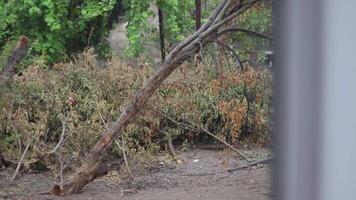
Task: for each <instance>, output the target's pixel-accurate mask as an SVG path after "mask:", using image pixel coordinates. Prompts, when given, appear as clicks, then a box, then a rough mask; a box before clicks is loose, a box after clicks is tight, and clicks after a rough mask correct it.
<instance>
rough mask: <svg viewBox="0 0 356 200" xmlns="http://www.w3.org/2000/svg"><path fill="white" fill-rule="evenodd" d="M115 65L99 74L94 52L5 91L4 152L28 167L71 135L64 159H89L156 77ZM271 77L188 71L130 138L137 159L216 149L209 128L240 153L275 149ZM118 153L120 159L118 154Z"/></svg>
mask: <svg viewBox="0 0 356 200" xmlns="http://www.w3.org/2000/svg"><path fill="white" fill-rule="evenodd" d="M153 70H154V68H153V67H152V66H151V65H149V64H145V63H144V64H142V65H140V66H139V67H132V66H129V65H126V64H124V63H122V62H120V61H119V60H116V59H112V60H111V61H110V62H109V63H108V64H107V66H105V67H100V66H99V65H98V63H97V61H96V59H95V55H94V54H93V52H92V51H91V50H88V51H85V52H84V53H82V54H80V55H78V56H77V57H76V58H75V59H74V61H72V62H69V63H59V64H56V65H54V66H53V67H51V69H46V68H43V66H42V65H41V64H40V63H39V64H34V65H32V66H30V67H28V68H27V69H26V70H25V71H24V72H23V74H22V75H21V76H18V77H16V78H15V80H14V82H13V83H12V84H11V85H10V86H9V88H7V89H4V88H2V90H1V99H0V104H1V113H0V152H2V153H3V155H4V156H5V157H6V158H8V159H10V160H15V159H17V158H19V157H20V156H21V154H22V152H23V149H24V148H25V146H26V144H27V143H28V142H29V141H30V140H31V141H32V144H31V146H30V147H29V151H28V153H27V159H35V158H38V157H40V156H41V155H42V154H43V153H44V152H48V151H50V150H51V149H53V148H54V146H55V145H56V144H57V143H58V141H59V140H60V138H61V135H62V132H63V131H64V132H65V134H64V143H63V147H62V148H61V153H62V154H63V155H67V157H71V158H73V159H71V160H72V161H73V162H74V161H78V160H79V158H80V157H82V156H83V155H84V154H86V153H87V152H88V151H89V150H90V148H91V147H92V146H93V144H94V143H95V142H96V141H97V140H98V139H99V137H100V136H101V135H100V134H101V133H102V132H103V130H104V129H105V128H106V125H109V124H110V123H111V122H112V121H114V120H115V119H116V118H117V117H118V116H119V115H120V113H121V112H122V111H123V109H124V108H125V106H126V105H127V104H128V103H129V102H130V99H132V98H133V97H134V95H135V93H136V91H137V90H138V89H139V88H141V87H142V85H143V83H144V81H145V80H146V79H147V78H148V77H149V75H150V74H151V73H152V72H153ZM271 94H272V75H271V71H270V69H261V68H254V67H252V66H247V65H245V67H244V69H238V68H231V67H228V65H226V67H225V68H219V67H216V65H215V64H213V62H212V61H211V59H209V58H206V59H203V61H202V62H192V63H185V64H183V65H182V66H181V67H180V68H179V70H177V71H176V72H175V73H174V74H173V75H172V76H171V77H170V78H169V79H168V80H166V81H165V83H164V84H163V85H162V86H161V87H160V89H159V90H158V92H157V93H156V94H155V95H154V97H153V98H152V99H151V100H150V101H149V103H148V106H147V107H146V108H145V110H143V111H141V113H140V116H139V117H138V118H137V119H136V120H135V121H134V123H132V124H131V125H129V126H128V127H127V129H126V131H125V134H124V138H125V140H126V144H127V147H128V148H129V149H130V153H131V154H134V153H137V152H140V151H146V152H151V153H154V152H156V151H159V150H164V149H166V148H167V145H166V144H167V142H166V141H167V138H172V139H173V142H174V143H175V144H179V145H182V144H191V143H196V142H213V139H212V138H210V137H209V136H207V135H205V134H204V133H202V132H201V131H199V128H198V127H205V128H207V129H209V130H210V132H212V133H214V134H216V135H217V136H219V137H220V138H222V139H223V140H225V141H227V142H229V143H231V144H233V145H239V144H242V143H254V144H258V145H264V144H267V143H269V142H270V131H271V120H270V114H271V111H272V110H271ZM112 152H114V153H119V152H120V151H119V150H118V149H117V147H116V146H115V147H113V149H112Z"/></svg>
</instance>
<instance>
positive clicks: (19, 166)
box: [11, 140, 32, 181]
mask: <svg viewBox="0 0 356 200" xmlns="http://www.w3.org/2000/svg"><path fill="white" fill-rule="evenodd" d="M31 142H32V140H30V141H29V142H28V144H27V146H26V148H25V150H24V151H23V153H22V156H21V158H20V161H19V163H18V164H17V167H16V170H15V173H14V175H13V176H12V178H11V181H14V180H15V178H16V175H17V173H18V172H19V170H20V168H21V163H22V161H23V159H24V158H25V155H26V153H27V150H28V148H29V147H30V144H31Z"/></svg>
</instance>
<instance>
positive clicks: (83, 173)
mask: <svg viewBox="0 0 356 200" xmlns="http://www.w3.org/2000/svg"><path fill="white" fill-rule="evenodd" d="M258 1H260V0H252V1H249V2H248V3H246V4H245V5H244V6H243V7H242V8H240V9H238V10H236V11H235V12H233V13H228V14H226V11H227V10H231V9H233V7H234V6H236V5H235V4H234V3H233V2H234V1H233V0H223V1H222V2H221V3H220V4H219V5H218V7H217V8H216V9H215V11H214V12H213V14H212V15H211V16H210V18H209V20H208V21H207V22H206V23H205V24H204V25H203V26H202V27H201V28H200V29H199V30H198V31H196V32H195V33H194V34H192V35H191V36H189V37H188V38H186V39H185V40H184V41H182V42H180V43H179V44H178V45H177V46H176V47H175V48H174V49H173V50H172V51H171V52H170V53H169V55H168V56H167V58H166V60H165V61H164V62H163V63H162V65H161V67H160V68H159V69H158V70H157V71H155V72H154V74H153V75H152V76H151V77H150V78H149V79H148V80H147V82H146V83H145V85H144V86H143V88H142V89H141V90H140V91H139V92H138V93H137V95H136V96H135V98H134V99H133V101H132V102H131V104H130V105H129V106H128V108H127V109H126V110H125V111H124V112H123V113H122V114H121V116H120V117H119V118H118V120H117V121H115V122H114V123H113V124H112V125H111V126H110V128H109V129H107V130H106V131H105V133H104V134H103V136H102V138H101V139H100V140H99V141H98V142H97V143H96V144H95V146H94V148H93V149H92V150H91V151H90V153H89V154H88V156H87V157H86V159H85V160H84V161H83V162H82V165H81V167H80V168H79V169H77V171H76V172H75V173H74V175H73V176H72V177H71V179H70V181H69V182H68V183H66V184H64V185H63V186H59V185H55V186H54V187H53V188H52V190H51V192H52V193H53V194H55V195H60V196H64V195H69V194H73V193H77V192H79V191H80V190H81V189H82V188H84V187H85V185H87V184H88V183H89V182H91V181H92V180H94V179H95V178H97V177H98V176H100V169H102V168H103V166H104V164H102V162H103V159H104V158H105V156H106V154H107V150H108V148H109V147H110V145H111V144H112V142H113V141H114V139H115V138H116V137H117V136H119V135H120V134H121V133H122V131H124V129H125V128H126V126H127V125H128V124H129V123H130V122H131V121H132V120H133V119H134V117H135V116H136V114H137V113H138V112H139V111H140V110H141V109H142V108H143V107H144V106H145V104H146V102H147V101H148V99H149V98H150V97H151V96H152V95H153V93H154V92H155V91H156V90H157V88H158V87H159V86H160V85H161V84H162V82H163V81H164V80H165V79H166V78H167V77H168V76H169V75H170V74H171V73H172V72H173V71H174V70H175V69H176V68H177V67H178V66H179V65H180V64H181V63H183V62H184V61H185V60H186V59H187V58H188V57H190V56H191V55H194V51H195V49H196V47H197V46H199V45H204V44H205V42H207V41H208V40H209V38H211V37H214V35H215V33H216V32H217V30H218V29H219V28H220V27H221V26H222V25H224V24H225V23H227V22H229V21H231V20H233V19H234V18H235V17H237V16H238V15H239V14H241V13H242V12H243V11H245V10H247V9H248V8H250V7H251V6H252V5H253V4H255V3H257V2H258Z"/></svg>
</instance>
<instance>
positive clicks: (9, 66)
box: [0, 36, 28, 86]
mask: <svg viewBox="0 0 356 200" xmlns="http://www.w3.org/2000/svg"><path fill="white" fill-rule="evenodd" d="M27 46H28V38H27V37H26V36H21V37H20V39H19V41H18V42H17V44H16V46H15V48H14V50H13V52H12V53H11V55H10V57H9V58H8V60H7V62H6V64H5V65H4V68H3V69H2V72H1V73H0V86H2V85H4V84H5V83H7V82H8V81H10V80H11V79H12V77H13V76H14V75H15V74H16V65H17V64H18V63H19V62H20V61H21V60H22V59H23V58H24V57H25V55H26V50H27Z"/></svg>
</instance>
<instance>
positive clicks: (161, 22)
mask: <svg viewBox="0 0 356 200" xmlns="http://www.w3.org/2000/svg"><path fill="white" fill-rule="evenodd" d="M158 19H159V40H160V44H161V59H162V63H163V62H164V60H165V59H166V50H165V44H164V17H163V11H162V9H161V8H160V7H159V6H158Z"/></svg>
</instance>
